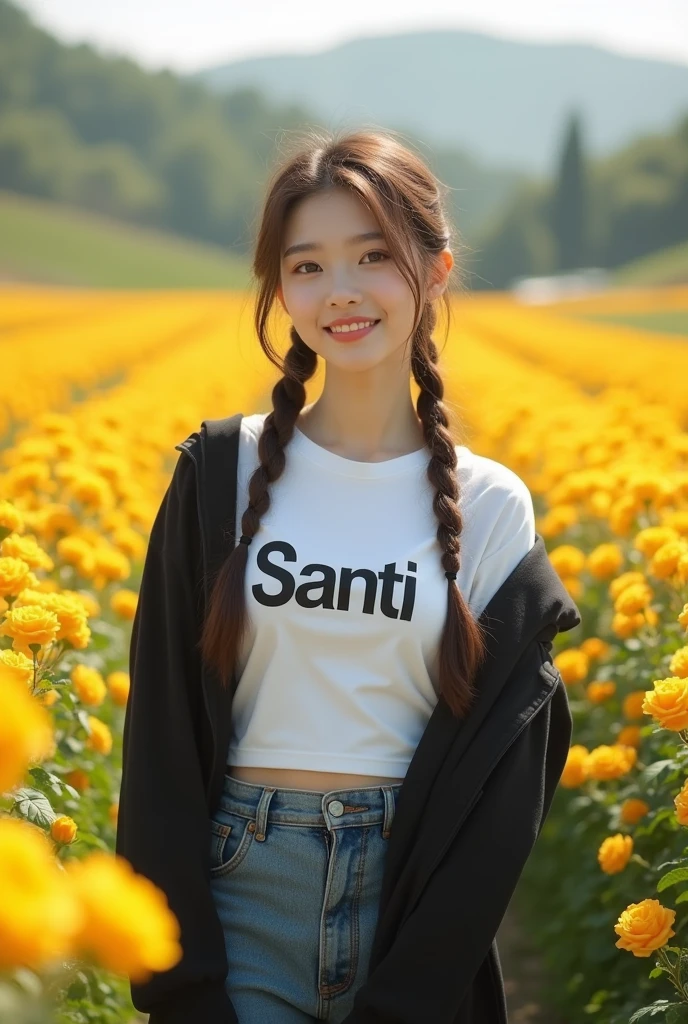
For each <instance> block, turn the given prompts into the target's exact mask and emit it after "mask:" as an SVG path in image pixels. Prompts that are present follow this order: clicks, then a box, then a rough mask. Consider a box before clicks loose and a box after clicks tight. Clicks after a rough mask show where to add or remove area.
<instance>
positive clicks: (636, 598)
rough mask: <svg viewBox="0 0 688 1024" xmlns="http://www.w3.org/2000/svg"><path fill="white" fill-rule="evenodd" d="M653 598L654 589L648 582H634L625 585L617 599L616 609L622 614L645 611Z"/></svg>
mask: <svg viewBox="0 0 688 1024" xmlns="http://www.w3.org/2000/svg"><path fill="white" fill-rule="evenodd" d="M652 598H653V591H652V589H651V587H649V586H648V585H647V584H646V583H632V584H631V585H630V587H624V589H623V590H622V591H621V593H620V594H619V596H618V597H617V599H616V601H615V602H614V611H615V612H620V613H621V614H622V615H629V616H630V615H635V614H637V613H638V612H641V611H643V609H644V608H646V607H647V605H648V604H649V603H650V601H651V600H652Z"/></svg>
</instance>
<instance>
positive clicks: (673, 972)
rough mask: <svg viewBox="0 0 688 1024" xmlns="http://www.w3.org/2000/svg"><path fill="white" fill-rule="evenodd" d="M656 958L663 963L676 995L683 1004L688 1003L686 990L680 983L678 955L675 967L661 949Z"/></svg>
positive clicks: (679, 958) (679, 960)
mask: <svg viewBox="0 0 688 1024" xmlns="http://www.w3.org/2000/svg"><path fill="white" fill-rule="evenodd" d="M657 956H658V958H659V959H660V960H661V961H663V964H664V967H665V969H666V971H667V973H668V975H669V980H670V981H671V984H672V985H673V986H674V988H675V989H676V991H677V992H678V994H679V995H680V996H681V999H682V1000H683V1001H684V1002H688V993H686V990H685V989H684V987H683V984H682V982H681V969H680V966H679V965H680V963H681V955H680V953H679V956H678V958H677V960H676V965H674V964H672V963H671V961H670V960H669V957H668V956H667V954H666V952H665V951H664V950H663V949H658V950H657Z"/></svg>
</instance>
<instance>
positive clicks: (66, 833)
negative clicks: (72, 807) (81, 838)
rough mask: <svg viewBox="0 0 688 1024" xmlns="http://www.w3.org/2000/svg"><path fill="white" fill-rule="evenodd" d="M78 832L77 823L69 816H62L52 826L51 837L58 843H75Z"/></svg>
mask: <svg viewBox="0 0 688 1024" xmlns="http://www.w3.org/2000/svg"><path fill="white" fill-rule="evenodd" d="M76 832H77V828H76V822H75V821H74V819H73V818H70V817H69V815H68V814H61V815H60V816H59V817H58V818H55V820H54V822H53V823H52V825H51V826H50V835H51V836H52V837H53V839H54V840H55V842H56V843H73V842H74V840H75V839H76Z"/></svg>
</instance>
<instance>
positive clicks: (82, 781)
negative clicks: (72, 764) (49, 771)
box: [64, 768, 91, 793]
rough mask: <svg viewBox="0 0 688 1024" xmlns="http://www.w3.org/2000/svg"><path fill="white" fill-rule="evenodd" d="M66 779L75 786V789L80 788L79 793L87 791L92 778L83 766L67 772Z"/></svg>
mask: <svg viewBox="0 0 688 1024" xmlns="http://www.w3.org/2000/svg"><path fill="white" fill-rule="evenodd" d="M64 780H65V782H66V783H67V784H68V785H69V786H73V787H74V789H76V790H78V791H79V793H85V792H86V790H87V789H88V788H89V786H90V785H91V780H90V779H89V777H88V775H87V774H86V772H85V771H82V769H81V768H73V769H72V770H71V772H67V774H66V775H65V777H64Z"/></svg>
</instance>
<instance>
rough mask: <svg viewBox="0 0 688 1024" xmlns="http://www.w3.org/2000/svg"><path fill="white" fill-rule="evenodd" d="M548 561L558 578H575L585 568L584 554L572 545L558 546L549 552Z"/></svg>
mask: <svg viewBox="0 0 688 1024" xmlns="http://www.w3.org/2000/svg"><path fill="white" fill-rule="evenodd" d="M549 560H550V562H551V563H552V565H553V566H554V568H555V570H556V572H557V573H558V574H559V576H560V577H564V576H577V575H578V573H580V572H582V571H583V569H584V568H585V554H584V553H583V552H582V551H581V550H580V548H577V547H574V545H573V544H560V545H559V547H556V548H554V549H553V550H552V551H550V552H549Z"/></svg>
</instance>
